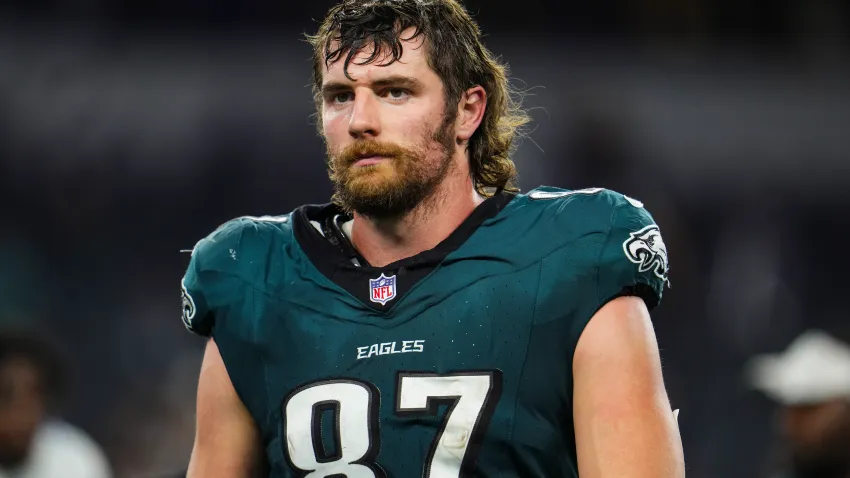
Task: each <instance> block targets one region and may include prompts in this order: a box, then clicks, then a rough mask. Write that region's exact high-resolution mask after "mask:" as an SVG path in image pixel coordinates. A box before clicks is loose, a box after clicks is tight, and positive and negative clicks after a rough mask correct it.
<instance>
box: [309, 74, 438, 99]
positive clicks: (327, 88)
mask: <svg viewBox="0 0 850 478" xmlns="http://www.w3.org/2000/svg"><path fill="white" fill-rule="evenodd" d="M351 85H352V84H351V83H341V82H336V81H331V82H328V83H325V84H324V85H322V95H325V96H327V95H331V94H334V93H339V92H343V91H349V90H351V88H352V86H351ZM370 86H371V87H372V88H386V87H398V88H410V89H414V88H420V87H421V86H422V82H421V81H419V80H417V79H416V78H413V77H411V76H400V75H395V76H388V77H386V78H381V79H379V80H375V81H373V82H372V84H371V85H370Z"/></svg>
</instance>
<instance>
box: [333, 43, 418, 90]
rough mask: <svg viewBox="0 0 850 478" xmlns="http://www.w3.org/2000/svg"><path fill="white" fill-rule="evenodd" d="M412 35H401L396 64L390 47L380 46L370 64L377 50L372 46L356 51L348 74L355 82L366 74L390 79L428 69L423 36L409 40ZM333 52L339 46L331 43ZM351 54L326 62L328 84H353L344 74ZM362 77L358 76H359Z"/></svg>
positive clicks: (371, 44) (342, 54) (346, 52)
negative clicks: (345, 82)
mask: <svg viewBox="0 0 850 478" xmlns="http://www.w3.org/2000/svg"><path fill="white" fill-rule="evenodd" d="M410 36H411V33H409V32H407V31H405V32H402V34H401V36H400V38H399V42H400V43H401V46H402V49H401V51H402V54H401V56H400V57H399V58H398V59H397V60H395V61H393V58H392V50H391V48H390V47H389V46H387V45H380V47H379V48H381V50H380V52H379V53H378V54H377V55H376V56H375V58H373V59H372V60H371V61H369V62H368V63H366V61H367V60H369V57H371V56H372V53H373V51H374V49H375V45H374V44H373V43H372V42H367V43H368V44H367V45H366V46H364V47H363V48H361V49H360V50H359V51H357V52H356V53H355V54H354V56H353V57H352V58H351V61H350V62H349V63H348V74H349V75H350V76H352V77H353V78H354V79H355V80H356V79H358V76H360V75H362V74H363V73H366V74H367V75H372V74H374V73H377V72H380V74H382V75H391V74H397V73H406V74H413V72H417V71H422V69H429V68H430V67H429V66H428V62H427V58H426V55H425V40H424V35H417V36H416V37H415V38H412V39H411V38H410ZM330 46H331V51H334V50H336V48H337V45H335V44H334V43H331V45H330ZM348 53H349V52H348V50H345V51H342V52H341V54H340V55H339V57H338V58H337V59H336V60H334V61H331V62H326V63H325V65H324V71H323V79H324V81H325V82H327V81H330V80H333V81H350V80H349V79H348V78H346V76H345V73H344V71H343V69H344V67H345V61H346V58H347V57H348ZM358 73H359V74H358Z"/></svg>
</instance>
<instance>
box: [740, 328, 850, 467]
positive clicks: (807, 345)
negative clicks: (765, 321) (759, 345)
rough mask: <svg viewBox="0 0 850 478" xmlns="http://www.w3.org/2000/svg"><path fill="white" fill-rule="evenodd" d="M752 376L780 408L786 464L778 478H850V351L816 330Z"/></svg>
mask: <svg viewBox="0 0 850 478" xmlns="http://www.w3.org/2000/svg"><path fill="white" fill-rule="evenodd" d="M748 371H749V373H750V375H751V377H750V378H751V380H752V383H753V385H754V386H755V387H756V388H757V389H758V390H761V391H763V392H764V393H765V394H766V395H767V396H768V397H770V398H772V399H773V400H774V401H776V403H778V404H779V405H780V406H781V408H780V410H779V414H778V418H779V428H780V430H781V432H782V437H783V439H784V442H785V443H784V447H783V455H784V460H783V461H784V463H783V464H782V468H783V470H782V471H780V472H779V473H777V474H775V475H773V476H774V478H850V346H848V345H847V344H845V343H844V342H842V341H840V340H838V339H836V338H835V337H833V336H831V335H829V334H826V333H824V332H822V331H816V330H812V331H808V332H806V333H804V334H803V335H801V336H800V337H798V338H797V339H796V340H795V341H794V342H793V343H792V344H791V345H790V346H789V347H788V350H786V351H785V352H784V353H782V354H779V355H776V356H774V355H766V356H760V357H756V358H754V359H753V360H752V362H751V364H750V366H749V370H748Z"/></svg>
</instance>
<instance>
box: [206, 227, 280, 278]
mask: <svg viewBox="0 0 850 478" xmlns="http://www.w3.org/2000/svg"><path fill="white" fill-rule="evenodd" d="M291 222H292V218H291V213H290V214H284V215H279V216H240V217H237V218H234V219H231V220H229V221H227V222H225V223H224V224H222V225H220V226H219V227H217V228H216V229H215V230H213V232H212V233H210V234H209V235H207V236H206V237H204V238H203V239H201V240H200V241H198V242H197V243H196V244H195V247H194V248H192V259H193V261H195V262H196V263H197V267H198V269H199V270H204V269H209V268H212V269H220V268H221V267H222V265H224V264H232V263H243V262H249V263H250V262H252V259H253V258H254V257H255V256H256V257H257V258H262V257H266V256H265V254H266V253H267V251H268V250H269V249H270V248H273V247H276V246H280V245H282V243H285V242H286V241H288V240H289V238H290V237H291V228H292V226H291Z"/></svg>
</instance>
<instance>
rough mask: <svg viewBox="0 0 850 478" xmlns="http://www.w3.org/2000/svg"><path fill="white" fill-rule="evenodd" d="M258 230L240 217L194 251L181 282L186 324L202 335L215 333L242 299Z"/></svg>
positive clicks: (214, 233) (213, 234) (218, 230)
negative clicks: (220, 322) (250, 255)
mask: <svg viewBox="0 0 850 478" xmlns="http://www.w3.org/2000/svg"><path fill="white" fill-rule="evenodd" d="M255 230H256V227H255V225H254V222H253V221H252V220H251V219H250V218H247V217H246V218H238V219H234V220H232V221H229V222H227V223H225V224H224V225H222V226H221V227H219V228H218V229H216V230H215V231H214V232H213V233H212V234H210V235H209V236H207V237H206V238H204V239H202V240H201V241H199V242H198V243H197V244H196V245H195V247H194V248H193V249H192V256H191V259H190V260H189V266H188V267H187V269H186V274H185V275H184V276H183V280H182V282H181V290H182V295H183V325H185V326H186V328H187V329H189V331H191V332H194V333H196V334H198V335H202V336H210V335H212V334H213V330H214V328H215V325H216V322H217V321H218V320H221V317H219V316H220V315H222V314H223V313H224V312H225V311H226V310H227V308H228V307H231V306H234V305H235V304H237V303H238V302H239V300H240V292H241V291H243V289H244V288H243V287H242V286H241V285H242V283H244V282H245V278H246V277H248V276H249V275H250V273H251V271H250V269H247V268H248V267H250V266H249V264H251V263H252V261H250V260H243V255H244V254H245V253H247V252H248V251H249V250H251V249H252V248H256V247H257V246H256V242H257V240H256V238H257V234H256V231H255Z"/></svg>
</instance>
